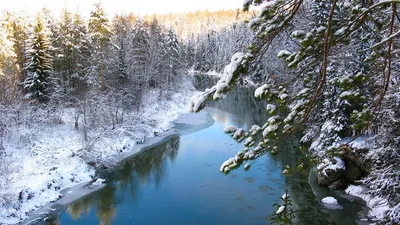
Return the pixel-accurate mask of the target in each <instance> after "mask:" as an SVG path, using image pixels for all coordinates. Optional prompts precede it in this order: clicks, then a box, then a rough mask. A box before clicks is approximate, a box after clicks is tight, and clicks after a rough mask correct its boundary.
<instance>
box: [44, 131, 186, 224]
mask: <svg viewBox="0 0 400 225" xmlns="http://www.w3.org/2000/svg"><path fill="white" fill-rule="evenodd" d="M179 145H180V137H179V136H178V137H173V138H171V139H170V140H168V141H167V142H165V143H162V144H160V145H158V146H156V147H154V148H151V149H149V150H146V151H144V152H143V153H141V154H139V155H137V156H135V157H134V158H132V159H130V160H129V161H127V162H126V163H125V164H124V165H123V166H121V167H120V168H119V169H118V170H117V171H116V172H115V176H114V180H113V181H115V182H112V183H110V184H108V185H107V186H106V187H105V188H103V189H101V190H100V191H98V192H96V193H94V194H92V195H89V196H88V197H86V198H84V199H82V200H80V201H79V202H77V203H75V204H72V205H70V206H68V208H67V212H68V214H69V215H70V216H71V217H72V218H73V219H74V220H78V219H79V218H80V217H81V216H82V215H83V214H85V215H88V214H89V212H90V209H91V207H94V208H95V209H96V215H97V217H98V218H99V221H100V224H102V225H109V224H111V221H112V219H113V217H114V216H115V214H116V209H115V205H116V204H117V201H116V199H115V192H116V191H117V190H118V191H120V192H125V191H129V192H130V194H131V196H132V198H133V199H135V197H136V192H137V190H138V186H139V184H146V183H148V182H149V181H151V179H152V178H153V179H154V180H153V181H154V183H155V185H156V186H157V187H158V186H159V185H160V184H161V182H162V181H163V179H164V178H165V171H166V166H167V165H168V160H169V161H170V162H172V163H173V162H174V160H175V158H176V156H177V155H178V150H179ZM110 179H113V178H110ZM110 181H112V180H110ZM117 186H118V187H117ZM49 224H52V225H53V224H58V223H49Z"/></svg>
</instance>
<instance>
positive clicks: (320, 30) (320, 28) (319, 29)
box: [317, 26, 326, 33]
mask: <svg viewBox="0 0 400 225" xmlns="http://www.w3.org/2000/svg"><path fill="white" fill-rule="evenodd" d="M325 30H326V27H324V26H320V27H318V29H317V33H322V32H325Z"/></svg>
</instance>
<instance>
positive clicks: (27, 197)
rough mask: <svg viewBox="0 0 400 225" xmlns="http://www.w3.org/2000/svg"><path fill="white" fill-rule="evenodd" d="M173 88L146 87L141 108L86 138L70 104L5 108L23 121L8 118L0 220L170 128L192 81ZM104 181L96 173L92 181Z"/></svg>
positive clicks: (15, 216)
mask: <svg viewBox="0 0 400 225" xmlns="http://www.w3.org/2000/svg"><path fill="white" fill-rule="evenodd" d="M177 89H179V90H180V92H179V93H172V94H171V95H170V98H169V99H168V100H167V99H160V97H159V96H160V93H159V92H158V91H150V92H149V93H147V94H146V95H144V99H143V106H144V107H142V108H141V111H140V113H136V112H135V113H133V114H129V115H126V117H125V120H124V124H121V125H119V126H116V127H115V129H111V127H110V129H96V130H91V132H90V133H89V134H88V141H87V142H85V141H84V139H83V134H82V133H83V132H82V130H81V129H80V130H77V129H75V128H74V123H75V118H74V114H75V113H74V112H75V109H74V108H59V109H57V111H55V112H48V111H46V110H42V109H29V107H30V106H21V109H20V111H18V112H20V113H22V115H17V114H15V115H14V114H13V113H12V111H11V110H9V111H10V113H8V114H6V115H7V116H8V117H9V118H10V120H14V118H13V117H14V116H20V117H21V118H23V120H24V122H23V123H19V124H16V125H12V124H13V123H10V126H13V127H10V130H9V132H8V133H7V135H6V137H4V140H3V147H4V148H5V149H6V152H7V154H6V156H3V158H2V163H5V165H7V166H6V169H7V174H0V205H1V204H2V203H3V202H5V201H7V206H6V207H4V206H2V207H0V224H16V223H19V222H21V221H23V220H24V219H26V218H27V217H28V216H29V214H30V213H31V212H33V211H35V210H37V209H38V208H40V207H42V206H44V205H45V204H47V203H49V202H53V201H55V200H57V199H59V198H60V197H62V194H61V193H62V190H64V189H66V188H69V187H73V186H76V185H78V184H82V183H87V182H90V181H92V179H93V177H94V176H95V168H94V167H93V166H92V163H94V164H96V163H101V164H103V165H106V166H113V165H115V164H116V163H117V162H118V161H119V160H121V159H122V157H123V156H124V154H125V153H127V152H128V151H129V150H130V149H131V148H132V147H133V146H134V145H135V144H136V142H137V141H138V140H140V139H144V138H145V137H152V136H154V135H155V132H162V131H165V130H167V129H169V128H170V127H171V122H172V121H173V120H175V119H176V118H177V117H178V116H179V115H180V114H182V113H185V112H187V111H186V106H185V105H186V103H187V101H188V99H187V98H185V97H182V96H188V95H191V94H193V91H192V88H191V85H190V81H184V82H182V83H181V87H179V88H177ZM32 110H35V111H34V113H33V111H32ZM32 115H35V116H32ZM81 119H82V118H81ZM125 121H127V122H125ZM81 124H83V122H82V121H80V125H81ZM87 149H90V150H89V151H88V150H87ZM89 164H90V165H89ZM103 182H104V180H103V179H97V180H96V181H95V182H94V183H92V184H93V185H100V184H101V183H103ZM3 197H4V198H3Z"/></svg>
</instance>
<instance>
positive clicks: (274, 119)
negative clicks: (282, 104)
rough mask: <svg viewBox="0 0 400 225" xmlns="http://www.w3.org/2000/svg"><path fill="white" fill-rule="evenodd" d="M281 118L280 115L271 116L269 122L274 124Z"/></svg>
mask: <svg viewBox="0 0 400 225" xmlns="http://www.w3.org/2000/svg"><path fill="white" fill-rule="evenodd" d="M279 118H280V116H278V115H276V116H271V117H270V118H268V123H270V124H273V123H276V121H277V120H278V119H279Z"/></svg>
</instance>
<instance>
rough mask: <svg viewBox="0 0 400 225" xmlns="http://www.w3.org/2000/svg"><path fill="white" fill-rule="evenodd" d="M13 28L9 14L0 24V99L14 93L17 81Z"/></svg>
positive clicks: (9, 96)
mask: <svg viewBox="0 0 400 225" xmlns="http://www.w3.org/2000/svg"><path fill="white" fill-rule="evenodd" d="M14 43H15V41H14V38H13V29H12V24H11V22H10V15H9V14H8V15H7V18H5V20H4V22H3V23H2V24H0V87H1V89H0V101H5V100H10V99H12V98H14V97H15V95H16V87H17V83H18V72H19V71H18V67H16V63H17V55H16V54H15V52H14Z"/></svg>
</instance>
